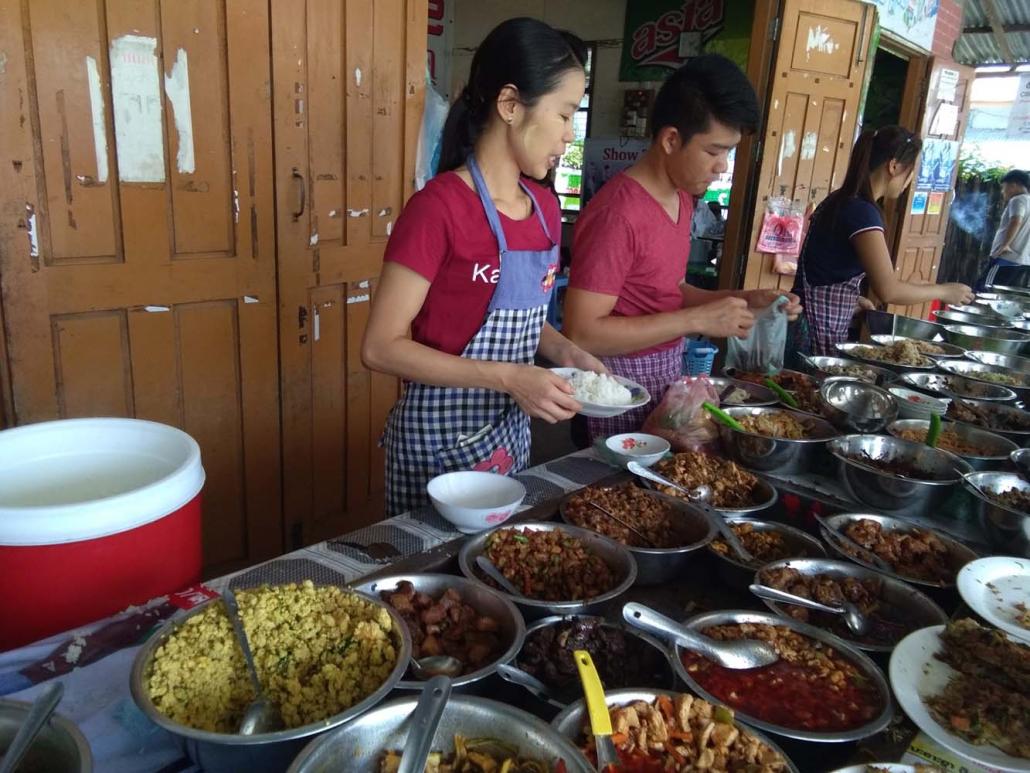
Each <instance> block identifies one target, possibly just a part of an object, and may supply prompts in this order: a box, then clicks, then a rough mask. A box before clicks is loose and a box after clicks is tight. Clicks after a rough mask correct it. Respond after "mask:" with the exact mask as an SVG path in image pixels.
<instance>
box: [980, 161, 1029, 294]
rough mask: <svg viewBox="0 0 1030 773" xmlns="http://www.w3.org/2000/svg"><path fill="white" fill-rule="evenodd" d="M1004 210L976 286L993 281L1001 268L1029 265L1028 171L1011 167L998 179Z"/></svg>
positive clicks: (982, 285)
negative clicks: (984, 269) (988, 258)
mask: <svg viewBox="0 0 1030 773" xmlns="http://www.w3.org/2000/svg"><path fill="white" fill-rule="evenodd" d="M1001 195H1002V197H1003V198H1004V200H1005V209H1004V210H1003V211H1002V213H1001V223H999V225H998V230H997V232H996V233H995V234H994V242H993V243H992V244H991V262H990V265H989V266H988V267H987V271H986V272H985V273H984V276H983V278H982V279H981V280H980V284H979V286H978V288H977V289H981V290H982V289H983V288H984V287H985V286H987V285H989V284H993V283H994V277H995V275H996V274H997V273H998V269H999V268H1001V267H1003V266H1004V267H1012V266H1026V265H1030V174H1027V173H1026V172H1024V171H1022V170H1019V169H1013V170H1011V171H1010V172H1008V173H1007V174H1006V175H1005V176H1004V177H1002V178H1001Z"/></svg>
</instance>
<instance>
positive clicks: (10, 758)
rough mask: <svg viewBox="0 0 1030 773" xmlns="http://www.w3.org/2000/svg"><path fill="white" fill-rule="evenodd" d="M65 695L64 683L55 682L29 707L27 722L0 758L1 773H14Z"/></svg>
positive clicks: (19, 729) (23, 723)
mask: <svg viewBox="0 0 1030 773" xmlns="http://www.w3.org/2000/svg"><path fill="white" fill-rule="evenodd" d="M63 695H64V683H63V682H54V683H53V684H51V685H50V686H49V687H46V688H45V689H44V690H43V692H41V693H40V694H39V695H38V696H36V699H35V700H34V701H32V705H31V706H29V712H28V714H27V715H26V716H25V721H24V722H22V723H21V726H20V727H19V728H18V732H17V733H15V735H14V740H13V741H11V745H10V746H8V747H7V751H6V752H4V754H3V756H2V757H0V773H14V771H15V770H16V769H17V767H18V764H19V763H20V762H21V761H22V758H23V757H24V756H25V754H26V753H27V752H28V750H29V749H30V748H31V747H32V744H33V742H34V741H35V740H36V736H38V735H39V731H40V730H42V729H43V726H44V725H45V724H46V722H47V720H48V719H50V715H51V714H53V713H54V709H56V708H57V704H58V703H60V702H61V696H63Z"/></svg>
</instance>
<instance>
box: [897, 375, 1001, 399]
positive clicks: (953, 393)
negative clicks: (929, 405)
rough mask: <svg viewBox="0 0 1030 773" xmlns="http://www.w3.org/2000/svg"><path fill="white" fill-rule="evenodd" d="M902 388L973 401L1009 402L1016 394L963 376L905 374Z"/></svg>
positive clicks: (999, 386)
mask: <svg viewBox="0 0 1030 773" xmlns="http://www.w3.org/2000/svg"><path fill="white" fill-rule="evenodd" d="M901 383H902V385H904V386H907V387H912V388H913V389H918V390H919V391H921V392H928V393H929V394H932V395H943V396H944V397H961V398H966V399H973V400H991V401H997V402H1011V401H1013V400H1015V399H1016V393H1015V392H1013V391H1012V390H1011V389H1009V388H1008V387H1003V386H1001V385H1000V384H989V383H987V382H985V381H974V380H972V379H968V378H965V377H963V376H956V375H952V374H950V373H949V374H947V375H945V374H943V373H906V374H905V375H904V376H902V377H901Z"/></svg>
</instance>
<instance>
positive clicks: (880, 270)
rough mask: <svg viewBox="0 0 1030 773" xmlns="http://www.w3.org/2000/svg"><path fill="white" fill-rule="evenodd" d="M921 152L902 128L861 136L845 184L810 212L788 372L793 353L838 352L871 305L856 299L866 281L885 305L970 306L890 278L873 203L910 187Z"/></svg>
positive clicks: (953, 292)
mask: <svg viewBox="0 0 1030 773" xmlns="http://www.w3.org/2000/svg"><path fill="white" fill-rule="evenodd" d="M921 147H922V140H920V139H919V137H917V136H915V135H914V134H912V132H910V131H908V130H907V129H903V128H902V127H900V126H884V127H882V128H880V129H878V130H876V131H873V130H871V129H870V130H866V131H864V132H862V134H861V135H860V136H859V138H858V141H857V142H856V143H855V147H854V149H853V150H852V152H851V159H850V160H849V162H848V170H847V174H846V175H845V177H844V184H843V185H842V186H841V187H840V188H838V189H837V190H835V191H833V192H832V193H830V195H828V196H827V197H826V198H825V199H824V200H823V202H822V203H821V204H820V205H819V206H818V207H817V208H816V210H815V212H813V213H812V219H811V221H810V222H809V226H808V234H807V236H806V237H805V242H804V244H803V245H802V247H801V254H800V255H799V256H798V271H797V275H796V277H795V280H794V292H795V293H796V294H797V295H799V296H800V297H801V303H802V305H803V306H804V312H803V313H802V314H801V316H800V317H799V318H798V319H797V320H795V321H794V322H792V323H791V325H790V327H789V330H788V336H787V366H788V367H797V366H798V364H799V358H798V356H797V355H798V354H813V355H835V354H836V349H835V348H834V344H836V343H839V342H841V341H845V340H847V334H848V327H849V325H850V323H851V318H852V316H853V315H854V314H855V312H856V310H857V309H860V308H869V307H870V306H871V304H870V302H869V301H868V299H865V298H862V297H861V295H860V291H861V285H862V280H863V279H864V278H865V277H867V276H868V278H869V286H870V288H871V289H872V291H873V292H874V293H875V294H876V296H877V297H878V298H879V299H880V301H882V302H883V303H893V304H899V305H902V306H904V305H908V304H913V303H925V302H928V301H933V300H937V299H940V300H942V301H945V302H947V303H967V302H969V301H971V300H972V298H973V292H972V290H971V289H970V288H969V287H967V286H966V285H963V284H954V283H952V284H939V285H938V284H920V283H916V282H903V281H901V280H900V279H898V277H897V275H896V274H895V272H894V264H893V262H892V260H891V254H890V250H889V249H888V248H887V240H886V238H885V237H884V225H883V213H882V212H881V211H880V205H879V203H878V202H880V201H881V200H883V199H896V198H898V197H899V196H900V195H901V194H902V193H904V191H905V190H906V189H907V188H908V187H909V185H911V183H912V178H913V177H914V176H915V170H916V160H917V159H918V157H919V150H920V148H921Z"/></svg>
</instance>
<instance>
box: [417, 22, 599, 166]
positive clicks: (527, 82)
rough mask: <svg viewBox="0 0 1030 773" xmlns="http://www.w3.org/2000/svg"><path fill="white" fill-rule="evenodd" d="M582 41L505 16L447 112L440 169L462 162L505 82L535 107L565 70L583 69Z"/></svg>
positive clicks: (474, 60) (475, 59) (521, 99)
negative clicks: (506, 18) (505, 19)
mask: <svg viewBox="0 0 1030 773" xmlns="http://www.w3.org/2000/svg"><path fill="white" fill-rule="evenodd" d="M586 59H587V49H586V45H585V44H584V43H583V41H582V40H580V39H579V38H578V37H576V36H575V35H573V34H572V33H570V32H562V31H559V30H556V29H554V28H553V27H551V26H550V25H548V24H545V23H544V22H542V21H539V20H537V19H530V18H526V17H520V18H516V19H508V20H507V21H504V22H501V23H500V24H499V25H497V26H496V27H494V29H493V30H492V31H491V32H490V34H489V35H487V36H486V38H485V39H484V40H483V42H482V43H481V44H480V45H479V48H477V49H476V53H475V55H474V56H473V57H472V67H471V69H470V70H469V79H468V85H467V86H465V88H464V89H463V90H462V92H461V94H460V95H459V96H458V99H457V100H456V101H455V102H454V104H453V105H451V109H450V111H449V112H448V113H447V121H446V123H445V124H444V127H443V142H442V146H441V149H440V167H439V169H438V170H437V171H438V172H449V171H451V170H453V169H457V168H458V167H459V166H461V165H462V164H464V163H465V159H466V158H467V157H468V155H469V154H470V153H471V152H472V148H473V147H474V146H475V143H476V140H477V139H478V138H479V135H480V134H482V132H483V130H484V129H485V128H486V126H487V124H488V123H489V121H490V116H491V115H492V114H493V112H494V110H495V105H496V103H497V96H498V95H499V94H500V93H501V89H503V88H504V87H505V86H507V85H512V86H514V87H515V88H517V89H518V90H519V102H520V104H522V105H525V106H526V107H527V108H531V107H533V106H534V105H535V104H536V103H537V102H538V101H539V99H540V97H542V96H544V95H545V94H548V93H550V92H551V91H553V90H554V89H555V88H556V87H557V85H558V82H559V81H560V80H561V78H562V76H563V75H564V74H565V73H566V72H568V71H569V70H582V69H583V68H584V66H585V64H586Z"/></svg>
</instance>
